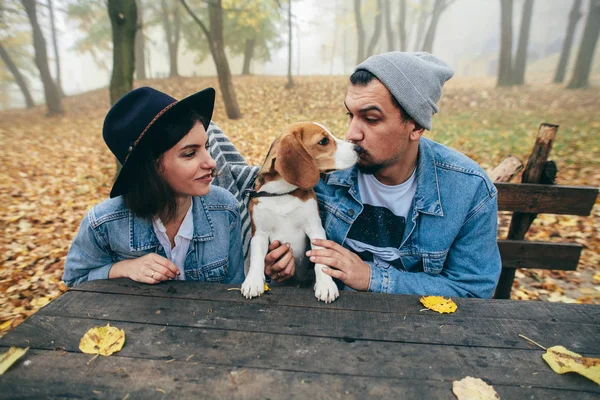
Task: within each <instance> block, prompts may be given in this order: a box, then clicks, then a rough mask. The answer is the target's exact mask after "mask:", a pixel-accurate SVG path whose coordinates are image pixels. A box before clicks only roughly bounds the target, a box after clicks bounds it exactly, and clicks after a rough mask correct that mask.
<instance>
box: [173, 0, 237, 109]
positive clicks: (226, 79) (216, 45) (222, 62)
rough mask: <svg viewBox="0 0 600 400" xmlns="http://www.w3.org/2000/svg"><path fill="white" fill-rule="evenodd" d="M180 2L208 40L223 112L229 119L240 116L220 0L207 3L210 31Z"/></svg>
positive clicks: (183, 2)
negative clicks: (227, 50)
mask: <svg viewBox="0 0 600 400" xmlns="http://www.w3.org/2000/svg"><path fill="white" fill-rule="evenodd" d="M180 1H181V4H183V6H184V7H185V9H186V10H187V12H188V13H189V14H190V16H191V17H192V18H193V19H194V21H196V23H197V24H198V25H200V28H201V29H202V31H203V32H204V35H205V36H206V39H207V40H208V46H209V48H210V53H211V54H212V56H213V60H214V62H215V67H216V68H217V75H218V78H219V88H220V89H221V93H223V102H224V103H225V112H226V113H227V117H228V118H229V119H239V118H242V113H241V112H240V107H239V106H238V102H237V97H236V95H235V88H234V87H233V81H232V79H231V70H230V69H229V63H228V62H227V55H226V54H225V48H224V44H223V8H222V4H221V0H214V1H212V2H211V3H209V21H210V31H209V30H208V29H207V28H206V25H204V23H203V22H202V20H201V19H200V18H198V16H197V15H196V14H194V12H193V11H192V9H191V8H190V6H189V5H188V4H187V3H186V1H185V0H180Z"/></svg>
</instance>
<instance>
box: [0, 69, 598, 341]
mask: <svg viewBox="0 0 600 400" xmlns="http://www.w3.org/2000/svg"><path fill="white" fill-rule="evenodd" d="M346 79H347V78H345V77H299V78H296V79H295V82H296V88H294V89H292V90H285V89H284V85H285V83H286V79H285V78H281V77H236V78H234V83H235V85H236V91H237V97H238V101H239V103H240V107H241V110H242V113H243V114H244V118H243V119H241V120H238V121H229V120H227V119H226V116H225V112H224V107H223V103H222V101H221V99H220V97H219V98H218V100H217V105H216V110H215V114H214V121H215V122H217V123H218V124H219V125H220V126H221V128H223V129H224V131H225V132H226V133H227V134H228V135H229V136H230V137H231V139H232V141H233V142H234V143H235V144H236V145H237V147H238V148H239V149H240V151H241V152H242V153H243V154H244V155H245V156H246V157H247V159H248V160H249V161H250V162H252V163H254V164H259V163H260V162H261V161H262V160H263V157H264V155H265V153H266V151H267V149H268V148H269V145H270V143H271V141H272V140H273V139H274V138H275V137H277V136H278V134H279V133H280V132H281V131H282V129H283V127H284V126H285V125H286V124H288V123H292V122H297V121H302V120H308V121H318V122H321V123H323V124H325V125H326V126H327V127H329V128H330V130H331V131H332V132H333V133H334V134H335V135H337V136H338V137H343V136H344V134H345V129H346V116H345V109H344V105H343V100H344V96H345V88H346V82H347V81H346ZM141 84H146V85H150V86H153V87H155V88H157V89H159V90H162V91H165V92H167V93H169V94H171V95H173V96H174V97H176V98H182V97H184V96H186V95H189V94H191V93H193V92H195V91H197V90H200V89H202V88H204V87H207V86H214V87H216V88H218V82H217V80H216V78H180V79H168V80H154V81H146V82H142V83H141ZM137 85H138V86H139V85H140V83H137ZM108 98H109V96H108V90H106V89H103V90H97V91H93V92H88V93H85V94H81V95H77V96H72V97H69V98H67V99H65V100H64V106H65V110H66V114H65V115H64V116H62V117H53V118H47V117H45V115H44V114H45V107H43V106H38V107H36V108H35V109H33V110H10V111H4V112H1V113H0V157H1V158H0V204H2V207H1V208H0V232H2V233H1V236H0V256H1V257H2V259H1V260H2V261H1V265H0V305H1V306H0V335H2V334H3V333H6V332H7V331H8V330H9V329H11V327H14V326H16V325H17V324H19V323H20V322H22V321H23V320H24V319H25V318H27V317H28V316H30V315H31V314H33V313H35V311H36V310H37V309H39V308H40V307H42V306H44V305H45V304H47V303H48V302H49V301H50V300H52V299H54V298H56V297H57V296H59V295H60V294H61V293H62V292H63V291H65V290H66V287H65V286H64V284H63V283H62V282H61V276H62V272H63V263H64V260H65V256H66V254H67V251H68V248H69V244H70V242H71V240H72V239H73V237H74V235H75V234H76V232H77V229H78V226H79V223H80V221H81V218H82V217H83V215H84V214H85V212H86V211H87V210H88V209H89V208H90V207H91V206H92V205H94V204H95V203H97V202H99V201H101V200H103V199H105V198H106V197H107V196H108V193H109V191H110V186H111V182H112V179H113V175H114V169H115V163H114V160H113V158H112V156H111V154H110V152H109V151H108V149H107V148H106V146H105V144H104V142H103V141H102V135H101V132H102V122H103V119H104V116H105V114H106V112H107V111H108ZM440 109H441V110H442V111H441V112H440V114H438V115H436V116H435V118H434V124H433V127H434V129H433V132H431V133H427V134H426V135H427V136H429V137H430V138H433V139H435V140H437V141H439V142H441V143H444V144H446V145H449V146H451V147H454V148H456V149H458V150H460V151H462V152H463V153H465V154H467V155H468V156H469V157H471V158H473V159H474V160H476V161H477V162H479V163H480V164H481V165H482V166H483V167H484V168H485V169H490V168H492V167H494V166H495V165H497V164H498V163H499V162H500V161H501V160H502V159H503V158H504V156H506V155H507V154H513V155H516V156H518V157H520V158H521V159H523V160H526V159H527V156H528V155H529V152H530V151H531V147H532V146H533V143H534V140H535V135H536V133H537V128H538V126H539V124H540V123H542V122H549V123H554V124H558V125H560V129H559V132H558V136H557V141H556V144H555V146H554V149H553V151H552V155H551V156H552V157H551V158H552V159H553V160H555V161H556V163H557V165H558V169H559V174H558V179H557V181H558V183H560V184H572V185H588V186H599V185H600V168H598V167H599V165H600V114H599V113H598V110H599V109H600V89H599V88H592V89H589V90H582V91H567V90H565V89H563V88H561V87H558V86H551V85H548V86H526V87H524V88H518V89H517V88H514V89H502V90H499V89H495V88H494V82H493V81H491V80H480V81H477V80H460V79H454V80H451V81H450V82H448V84H447V86H446V88H445V90H444V96H443V99H442V101H441V103H440ZM515 181H517V180H516V179H515ZM599 216H600V206H599V204H598V203H597V204H596V206H595V207H594V210H593V214H592V216H590V217H569V216H554V215H540V216H539V217H538V219H537V220H536V221H535V222H534V225H533V226H532V228H531V229H530V231H529V233H528V236H527V238H528V239H532V240H535V239H537V240H545V241H553V242H561V241H567V242H568V241H576V242H579V243H581V244H582V245H584V246H585V249H584V251H583V254H582V257H581V260H580V264H579V268H578V271H575V272H562V271H561V272H552V271H518V272H517V281H516V282H515V286H514V288H513V291H512V296H513V298H514V299H535V300H544V301H563V302H583V303H600V267H599V266H600V219H599V218H598V217H599ZM500 220H501V228H500V233H499V234H500V236H501V237H505V236H506V232H507V223H508V220H509V215H508V214H503V215H501V218H500Z"/></svg>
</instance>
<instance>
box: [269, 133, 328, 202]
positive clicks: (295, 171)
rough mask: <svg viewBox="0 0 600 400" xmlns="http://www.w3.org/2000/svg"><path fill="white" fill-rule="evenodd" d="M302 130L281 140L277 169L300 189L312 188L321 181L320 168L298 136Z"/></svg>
mask: <svg viewBox="0 0 600 400" xmlns="http://www.w3.org/2000/svg"><path fill="white" fill-rule="evenodd" d="M300 134H301V132H294V133H292V134H288V135H285V136H284V137H282V138H281V140H280V142H279V147H278V148H277V155H276V158H275V171H277V172H278V173H279V174H280V175H281V176H282V177H283V179H285V180H286V181H287V182H289V183H291V184H292V185H295V186H298V187H299V188H300V189H304V190H307V189H312V188H313V187H315V186H316V185H317V183H319V168H318V167H317V164H316V163H315V160H314V159H313V157H312V156H311V155H310V154H309V153H308V151H307V150H306V147H304V144H302V142H301V141H300V139H299V138H298V136H300Z"/></svg>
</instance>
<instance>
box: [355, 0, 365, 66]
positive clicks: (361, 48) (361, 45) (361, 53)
mask: <svg viewBox="0 0 600 400" xmlns="http://www.w3.org/2000/svg"><path fill="white" fill-rule="evenodd" d="M354 19H355V20H356V32H357V34H358V53H357V54H356V65H358V64H360V63H361V62H363V61H364V59H365V28H364V27H363V22H362V13H361V11H360V0H354Z"/></svg>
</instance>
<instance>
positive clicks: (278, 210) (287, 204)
mask: <svg viewBox="0 0 600 400" xmlns="http://www.w3.org/2000/svg"><path fill="white" fill-rule="evenodd" d="M318 212H319V211H318V208H317V203H316V201H315V200H314V199H309V200H307V201H302V200H300V199H299V198H297V197H295V196H290V195H286V196H281V197H264V198H261V199H260V200H259V201H258V203H257V204H256V205H255V206H254V208H253V210H252V220H253V222H254V225H255V227H256V229H258V230H261V231H266V232H277V231H281V230H289V229H294V230H297V229H301V228H303V227H304V226H306V224H308V223H310V222H311V221H312V220H314V217H315V216H316V217H317V218H318Z"/></svg>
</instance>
